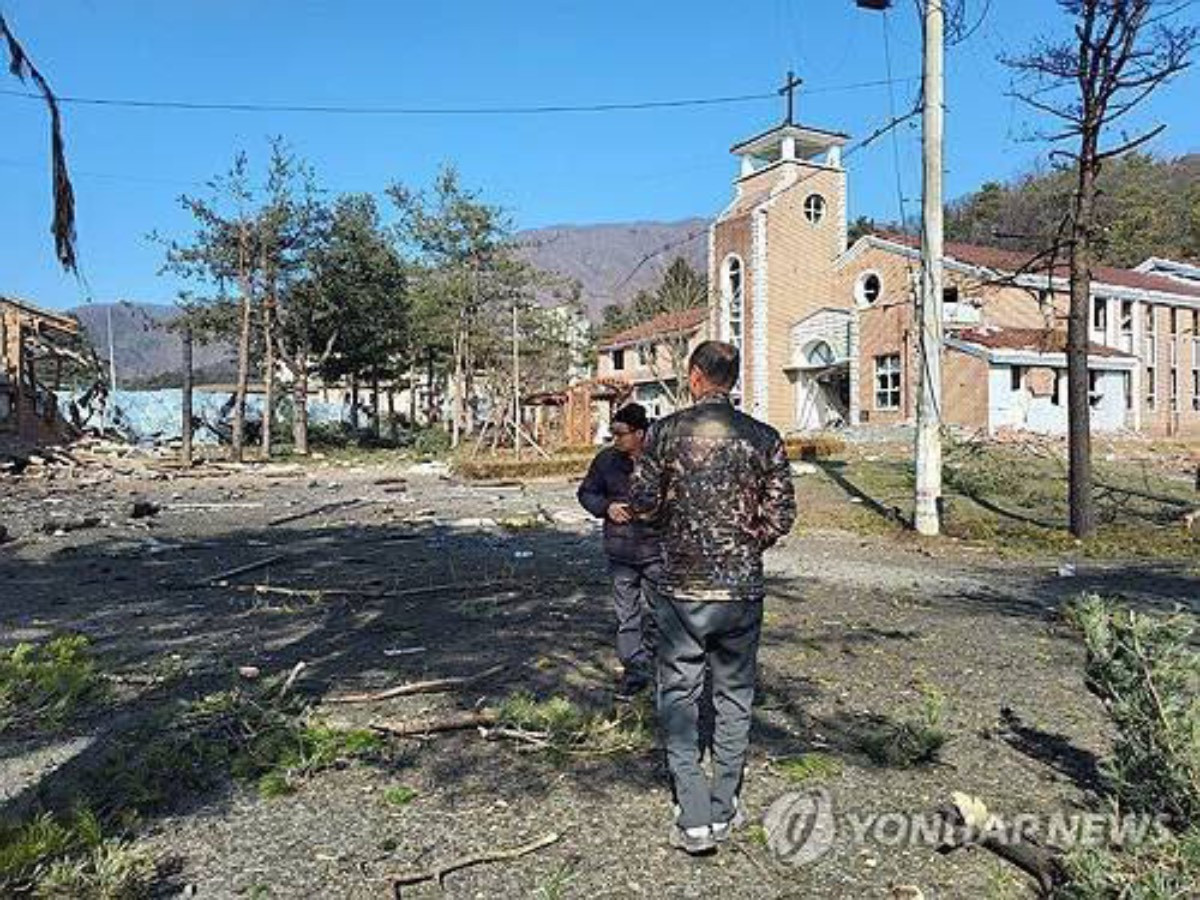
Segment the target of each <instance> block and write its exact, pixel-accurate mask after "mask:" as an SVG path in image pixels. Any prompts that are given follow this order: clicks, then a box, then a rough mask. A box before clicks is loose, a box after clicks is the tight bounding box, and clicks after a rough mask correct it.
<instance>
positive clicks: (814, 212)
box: [804, 194, 825, 225]
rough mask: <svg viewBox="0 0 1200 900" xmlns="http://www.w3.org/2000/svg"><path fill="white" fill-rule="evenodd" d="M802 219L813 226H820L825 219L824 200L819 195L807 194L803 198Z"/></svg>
mask: <svg viewBox="0 0 1200 900" xmlns="http://www.w3.org/2000/svg"><path fill="white" fill-rule="evenodd" d="M804 218H806V219H808V221H810V222H812V223H813V224H814V225H820V224H821V220H822V219H824V218H825V198H824V197H822V196H821V195H820V194H809V195H808V196H807V197H805V198H804Z"/></svg>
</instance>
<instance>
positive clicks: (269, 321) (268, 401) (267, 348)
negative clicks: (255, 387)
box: [262, 286, 275, 459]
mask: <svg viewBox="0 0 1200 900" xmlns="http://www.w3.org/2000/svg"><path fill="white" fill-rule="evenodd" d="M274 310H275V299H274V287H273V286H272V288H271V294H270V295H269V296H268V298H267V302H266V303H265V304H264V306H263V347H264V352H263V414H262V456H263V459H270V458H271V425H272V421H273V419H274V412H275V334H274V330H275V329H274Z"/></svg>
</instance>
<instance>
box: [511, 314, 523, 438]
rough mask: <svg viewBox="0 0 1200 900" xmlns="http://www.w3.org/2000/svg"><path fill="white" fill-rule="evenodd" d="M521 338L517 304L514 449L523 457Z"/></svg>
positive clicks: (513, 316)
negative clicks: (518, 329) (518, 327)
mask: <svg viewBox="0 0 1200 900" xmlns="http://www.w3.org/2000/svg"><path fill="white" fill-rule="evenodd" d="M520 341H521V338H520V334H519V332H518V331H517V304H515V303H514V304H513V308H512V372H513V449H514V450H515V451H516V455H517V459H520V458H521V343H520Z"/></svg>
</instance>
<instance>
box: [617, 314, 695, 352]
mask: <svg viewBox="0 0 1200 900" xmlns="http://www.w3.org/2000/svg"><path fill="white" fill-rule="evenodd" d="M707 318H708V307H706V306H698V307H696V308H695V309H686V310H683V311H682V312H666V313H660V314H659V315H657V316H655V317H654V318H653V319H648V320H647V321H645V322H642V323H641V324H640V325H634V326H633V327H632V328H626V329H625V330H624V331H619V332H617V333H616V334H614V335H613V336H612V337H610V338H609V339H608V340H606V341H605V342H604V343H602V344H601V345H600V349H601V350H617V349H620V348H621V347H629V346H633V345H636V344H642V343H645V342H646V341H650V340H655V339H658V338H665V337H672V336H674V335H679V334H687V333H688V332H692V331H695V330H696V329H697V328H699V327H700V326H701V325H702V324H704V320H705V319H707Z"/></svg>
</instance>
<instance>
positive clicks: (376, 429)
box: [371, 374, 383, 440]
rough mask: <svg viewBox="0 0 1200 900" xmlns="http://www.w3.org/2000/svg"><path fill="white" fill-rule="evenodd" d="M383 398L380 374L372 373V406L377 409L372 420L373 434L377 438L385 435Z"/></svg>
mask: <svg viewBox="0 0 1200 900" xmlns="http://www.w3.org/2000/svg"><path fill="white" fill-rule="evenodd" d="M381 399H382V398H381V397H380V396H379V375H377V374H372V375H371V408H372V409H373V410H374V411H375V416H374V419H373V421H372V422H371V436H372V437H373V438H375V440H379V439H380V438H381V437H383V407H382V405H381V404H380V400H381Z"/></svg>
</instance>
